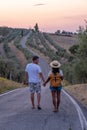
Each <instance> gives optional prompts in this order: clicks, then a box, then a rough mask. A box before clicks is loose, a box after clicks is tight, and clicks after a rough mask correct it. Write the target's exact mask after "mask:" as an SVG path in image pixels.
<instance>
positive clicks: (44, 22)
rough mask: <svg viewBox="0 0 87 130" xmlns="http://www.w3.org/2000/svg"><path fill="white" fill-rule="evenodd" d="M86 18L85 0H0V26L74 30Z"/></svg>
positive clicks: (53, 30) (86, 2) (51, 30)
mask: <svg viewBox="0 0 87 130" xmlns="http://www.w3.org/2000/svg"><path fill="white" fill-rule="evenodd" d="M84 20H87V0H0V26H8V27H17V28H33V27H34V25H35V23H38V25H39V28H40V30H41V31H47V32H55V31H56V30H58V29H60V30H66V31H73V32H75V31H76V30H78V27H79V26H82V25H83V26H84V25H85V22H84Z"/></svg>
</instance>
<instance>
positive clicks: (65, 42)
mask: <svg viewBox="0 0 87 130" xmlns="http://www.w3.org/2000/svg"><path fill="white" fill-rule="evenodd" d="M50 35H51V37H52V39H53V40H54V41H55V42H56V44H57V45H59V46H61V47H63V48H64V49H66V50H67V51H68V50H69V48H70V47H71V46H73V45H76V44H78V38H77V36H75V35H73V36H72V37H69V36H60V35H56V34H55V35H54V34H50ZM68 52H69V51H68Z"/></svg>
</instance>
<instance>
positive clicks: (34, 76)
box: [26, 63, 41, 83]
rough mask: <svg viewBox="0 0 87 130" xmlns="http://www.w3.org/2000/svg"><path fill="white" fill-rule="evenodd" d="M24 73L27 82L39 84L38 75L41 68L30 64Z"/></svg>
mask: <svg viewBox="0 0 87 130" xmlns="http://www.w3.org/2000/svg"><path fill="white" fill-rule="evenodd" d="M26 71H27V72H28V75H29V82H32V83H38V82H40V77H39V73H41V68H40V66H39V65H37V64H34V63H30V64H28V65H27V67H26Z"/></svg>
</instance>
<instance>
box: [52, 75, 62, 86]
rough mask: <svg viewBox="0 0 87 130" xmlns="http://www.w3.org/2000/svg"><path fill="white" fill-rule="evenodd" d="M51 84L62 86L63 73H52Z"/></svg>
mask: <svg viewBox="0 0 87 130" xmlns="http://www.w3.org/2000/svg"><path fill="white" fill-rule="evenodd" d="M50 86H52V87H59V86H61V75H60V74H59V73H56V74H54V73H52V74H50Z"/></svg>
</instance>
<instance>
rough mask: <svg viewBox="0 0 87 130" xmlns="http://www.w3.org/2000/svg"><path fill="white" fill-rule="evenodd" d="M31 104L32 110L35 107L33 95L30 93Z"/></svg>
mask: <svg viewBox="0 0 87 130" xmlns="http://www.w3.org/2000/svg"><path fill="white" fill-rule="evenodd" d="M31 103H32V108H34V107H35V105H34V93H31Z"/></svg>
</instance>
